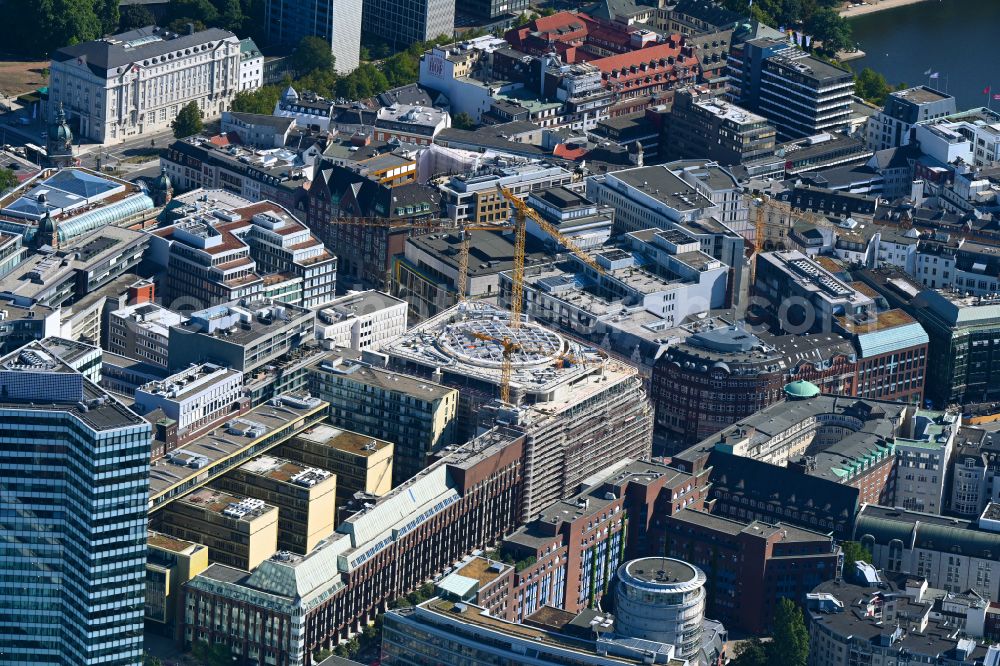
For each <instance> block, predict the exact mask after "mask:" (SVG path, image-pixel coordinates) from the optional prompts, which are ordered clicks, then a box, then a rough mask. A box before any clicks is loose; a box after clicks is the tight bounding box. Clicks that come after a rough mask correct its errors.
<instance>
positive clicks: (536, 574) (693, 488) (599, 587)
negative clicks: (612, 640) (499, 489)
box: [501, 462, 704, 621]
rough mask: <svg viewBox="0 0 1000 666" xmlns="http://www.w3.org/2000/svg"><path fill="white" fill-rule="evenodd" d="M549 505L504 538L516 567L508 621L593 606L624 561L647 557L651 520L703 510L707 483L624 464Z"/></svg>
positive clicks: (647, 465)
mask: <svg viewBox="0 0 1000 666" xmlns="http://www.w3.org/2000/svg"><path fill="white" fill-rule="evenodd" d="M601 476H602V478H599V479H597V480H596V481H594V483H593V484H592V485H589V486H588V487H586V488H585V489H584V490H583V491H581V492H580V493H579V494H577V495H575V496H573V497H571V498H569V499H566V500H563V501H560V502H556V503H554V504H552V505H550V506H548V507H546V508H545V509H544V510H543V511H542V512H541V513H540V514H539V515H538V517H537V518H536V519H535V520H533V521H531V522H530V523H528V524H527V525H526V526H524V527H522V528H520V529H518V530H517V531H516V532H514V533H513V534H511V535H510V536H508V537H507V538H505V539H504V540H503V545H502V547H501V553H502V554H503V555H504V556H505V558H506V559H507V560H508V561H512V562H515V567H514V569H515V571H514V580H513V589H512V602H513V603H512V606H513V609H514V610H513V614H512V616H511V617H512V619H515V620H517V621H520V620H522V619H524V618H525V617H527V616H529V615H531V614H532V613H534V612H535V611H537V610H538V609H539V608H541V607H542V606H553V607H555V608H561V609H563V610H567V611H569V612H572V613H579V612H580V611H582V610H583V609H585V608H591V607H593V606H594V605H595V604H597V603H598V602H599V601H600V600H601V598H602V597H603V595H604V594H605V593H606V592H607V591H608V587H609V585H610V583H611V580H612V578H614V574H615V571H617V569H618V567H619V565H621V564H622V563H623V562H624V561H625V560H626V559H630V558H631V557H637V556H643V555H649V554H652V553H653V552H655V551H650V550H649V546H650V543H651V542H650V540H649V538H648V535H649V531H650V528H651V526H652V525H653V520H654V517H656V516H662V515H670V514H672V513H674V512H676V511H679V510H681V509H682V508H684V507H695V508H701V507H702V506H703V502H702V493H703V491H704V483H701V482H699V479H698V478H696V477H695V476H692V475H691V474H686V473H684V472H680V471H678V470H675V469H671V468H669V467H665V466H663V465H657V464H654V463H646V462H628V463H627V464H624V465H622V466H619V467H617V468H612V469H611V470H608V471H607V472H606V473H605V474H602V475H601Z"/></svg>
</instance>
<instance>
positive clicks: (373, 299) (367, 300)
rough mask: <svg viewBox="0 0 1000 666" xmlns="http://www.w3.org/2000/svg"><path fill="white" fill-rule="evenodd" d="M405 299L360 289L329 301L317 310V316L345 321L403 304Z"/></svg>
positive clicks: (323, 318) (332, 320)
mask: <svg viewBox="0 0 1000 666" xmlns="http://www.w3.org/2000/svg"><path fill="white" fill-rule="evenodd" d="M404 303H405V301H403V300H400V299H398V298H396V297H395V296H390V295H389V294H386V293H385V292H381V291H376V290H374V289H372V290H369V291H362V292H358V293H353V294H347V295H346V296H341V297H340V298H337V299H335V300H333V301H331V302H330V303H329V304H328V305H327V306H326V307H324V308H323V309H322V310H320V311H319V318H320V319H321V320H322V321H327V322H329V323H334V322H339V321H345V320H347V319H352V318H354V317H357V316H359V315H366V314H372V313H374V312H378V311H379V310H384V309H386V308H391V307H393V306H395V305H401V304H404Z"/></svg>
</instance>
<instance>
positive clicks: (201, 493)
mask: <svg viewBox="0 0 1000 666" xmlns="http://www.w3.org/2000/svg"><path fill="white" fill-rule="evenodd" d="M177 501H178V502H180V503H182V504H187V505H189V506H194V507H198V508H199V509H202V510H204V511H206V512H208V513H215V514H218V515H220V516H227V517H229V518H233V519H234V520H252V519H253V518H256V517H258V516H262V515H264V514H265V513H267V512H269V511H275V510H276V508H275V507H273V506H271V505H270V504H266V503H264V502H263V501H261V500H255V499H251V498H247V497H243V496H241V495H231V494H230V493H227V492H224V491H222V490H215V489H214V488H199V489H198V490H196V491H194V492H193V493H189V494H187V495H185V496H184V497H181V498H180V499H178V500H177Z"/></svg>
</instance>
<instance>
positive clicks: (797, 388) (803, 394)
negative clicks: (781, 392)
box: [785, 379, 820, 400]
mask: <svg viewBox="0 0 1000 666" xmlns="http://www.w3.org/2000/svg"><path fill="white" fill-rule="evenodd" d="M819 394H820V390H819V387H818V386H816V385H815V384H813V383H812V382H807V381H805V380H802V379H799V380H797V381H794V382H792V383H791V384H785V395H786V396H788V399H789V400H804V399H806V398H815V397H816V396H818V395H819Z"/></svg>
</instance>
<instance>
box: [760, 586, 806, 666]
mask: <svg viewBox="0 0 1000 666" xmlns="http://www.w3.org/2000/svg"><path fill="white" fill-rule="evenodd" d="M772 626H773V632H772V638H773V640H772V641H771V642H770V643H769V644H768V645H767V652H768V664H771V665H773V666H778V665H779V664H780V665H781V666H806V662H807V661H808V660H809V632H808V631H807V630H806V622H805V618H804V617H803V615H802V609H801V608H800V607H799V605H798V604H796V603H795V602H794V601H792V600H791V599H782V600H781V601H779V602H778V608H777V609H776V610H775V612H774V622H773V623H772Z"/></svg>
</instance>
